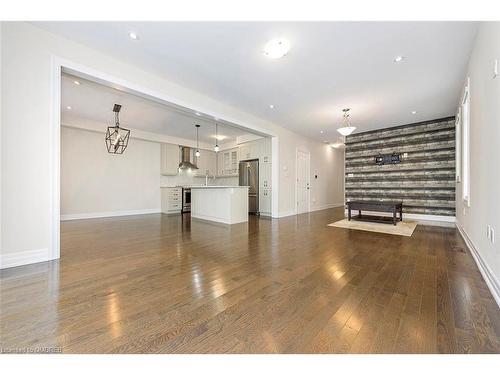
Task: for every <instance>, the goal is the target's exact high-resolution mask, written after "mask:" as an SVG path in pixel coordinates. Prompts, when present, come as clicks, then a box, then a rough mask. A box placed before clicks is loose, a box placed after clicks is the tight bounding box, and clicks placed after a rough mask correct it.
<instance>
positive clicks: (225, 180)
mask: <svg viewBox="0 0 500 375" xmlns="http://www.w3.org/2000/svg"><path fill="white" fill-rule="evenodd" d="M160 183H161V186H184V185H205V177H194V176H192V175H189V174H188V173H180V174H178V175H176V176H161V182H160ZM208 184H209V185H228V186H233V185H234V186H238V177H216V178H213V177H212V178H208Z"/></svg>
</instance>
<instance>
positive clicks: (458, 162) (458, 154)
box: [455, 106, 462, 184]
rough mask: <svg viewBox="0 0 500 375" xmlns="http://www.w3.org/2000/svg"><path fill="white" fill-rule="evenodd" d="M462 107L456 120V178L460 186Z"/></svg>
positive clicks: (459, 108)
mask: <svg viewBox="0 0 500 375" xmlns="http://www.w3.org/2000/svg"><path fill="white" fill-rule="evenodd" d="M461 127H462V106H460V107H458V111H457V116H456V118H455V176H456V182H457V183H458V184H459V183H460V182H461V180H462V129H461Z"/></svg>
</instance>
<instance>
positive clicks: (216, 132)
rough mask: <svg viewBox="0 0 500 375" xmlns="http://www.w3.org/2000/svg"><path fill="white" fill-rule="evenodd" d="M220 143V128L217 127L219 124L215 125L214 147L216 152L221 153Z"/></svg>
mask: <svg viewBox="0 0 500 375" xmlns="http://www.w3.org/2000/svg"><path fill="white" fill-rule="evenodd" d="M218 142H219V134H218V127H217V123H215V146H214V151H215V152H219V150H220V147H219V143H218Z"/></svg>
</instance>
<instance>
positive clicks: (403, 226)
mask: <svg viewBox="0 0 500 375" xmlns="http://www.w3.org/2000/svg"><path fill="white" fill-rule="evenodd" d="M328 226H329V227H337V228H345V229H357V230H366V231H368V232H377V233H387V234H395V235H397V236H406V237H410V236H411V235H412V234H413V231H414V230H415V228H416V227H417V222H416V221H408V220H405V221H399V222H398V223H397V225H392V224H385V223H372V222H367V221H356V220H351V221H349V220H347V219H343V220H339V221H336V222H335V223H331V224H328Z"/></svg>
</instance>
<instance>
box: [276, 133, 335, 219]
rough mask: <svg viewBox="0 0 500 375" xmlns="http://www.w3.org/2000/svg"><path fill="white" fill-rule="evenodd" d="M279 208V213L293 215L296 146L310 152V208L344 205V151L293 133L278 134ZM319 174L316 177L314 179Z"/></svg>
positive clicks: (294, 207)
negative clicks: (316, 176) (315, 176)
mask: <svg viewBox="0 0 500 375" xmlns="http://www.w3.org/2000/svg"><path fill="white" fill-rule="evenodd" d="M279 142H280V155H279V160H280V163H279V164H280V169H279V174H280V178H279V183H280V190H279V197H278V199H279V207H280V215H281V216H284V215H292V214H295V209H296V206H295V181H296V180H297V175H296V168H295V167H296V154H297V149H300V150H303V151H308V152H309V153H310V155H311V168H310V172H311V175H310V181H311V193H310V199H311V210H318V209H323V208H328V207H334V206H340V205H343V204H344V152H343V150H338V149H334V148H332V147H331V146H329V145H327V144H325V143H320V142H314V141H311V140H309V139H307V138H304V137H298V136H297V135H295V134H293V133H283V134H282V135H281V136H280V140H279ZM314 175H318V179H315V178H314Z"/></svg>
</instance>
